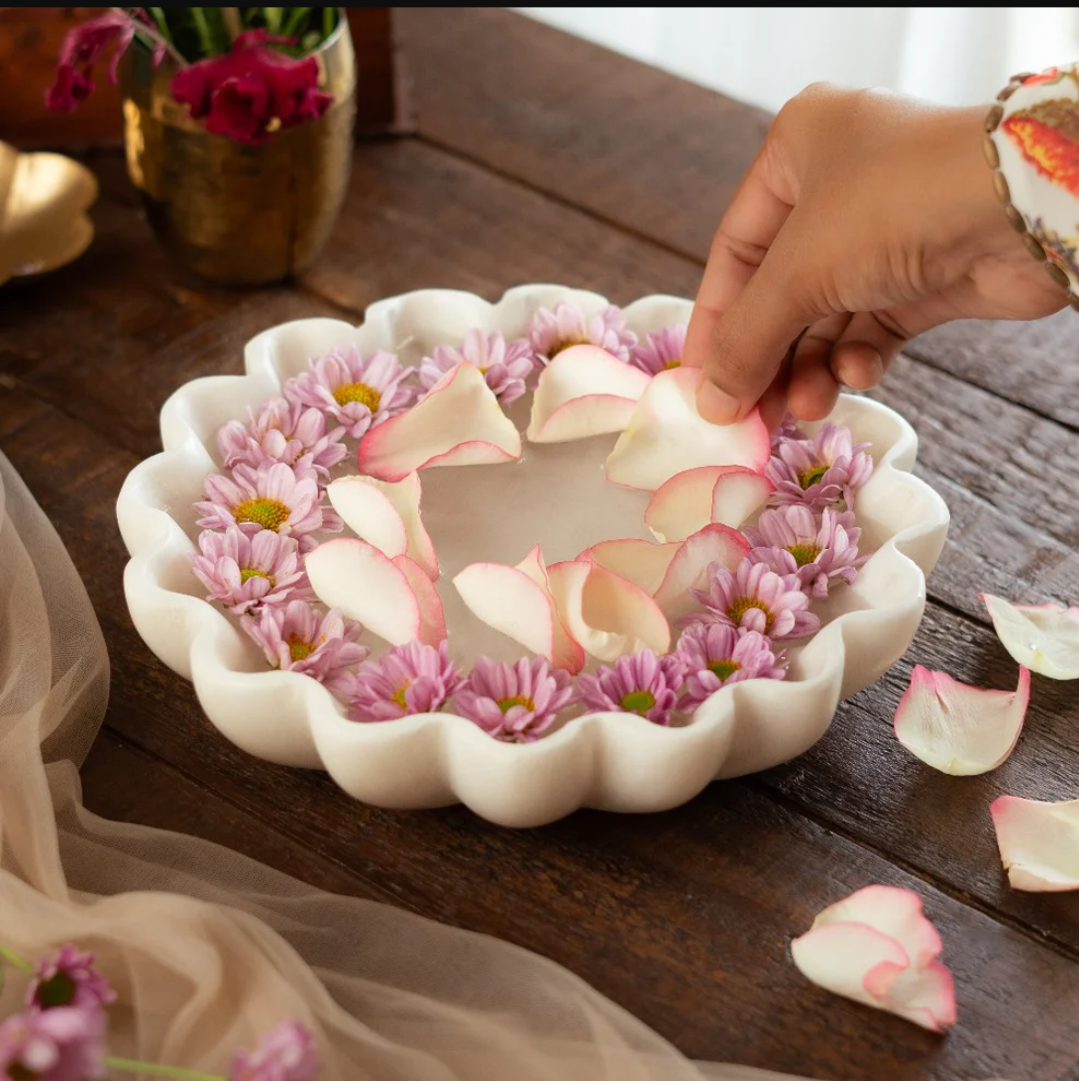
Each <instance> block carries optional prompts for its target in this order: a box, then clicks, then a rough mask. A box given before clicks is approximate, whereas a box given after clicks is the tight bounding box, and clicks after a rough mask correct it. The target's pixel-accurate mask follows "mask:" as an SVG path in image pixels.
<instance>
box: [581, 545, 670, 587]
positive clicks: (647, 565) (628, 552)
mask: <svg viewBox="0 0 1079 1081" xmlns="http://www.w3.org/2000/svg"><path fill="white" fill-rule="evenodd" d="M680 547H681V545H680V544H679V543H678V542H673V543H670V544H653V543H652V541H646V540H638V539H637V538H636V537H627V538H625V539H622V540H608V541H600V542H599V544H593V545H592V547H591V548H586V549H585V550H584V551H583V552H582V553H581V554H580V555H579V556H578V557H577V558H578V559H592V560H595V562H597V563H598V564H599V565H600V566H601V567H606V568H607V570H609V571H613V572H614V573H615V574H618V575H621V577H623V578H625V579H627V580H628V581H630V582H632V583H633V584H634V585H635V586H640V587H641V589H643V590H644V591H645V593H647V594H648V595H649V596H652V595H653V594H654V593H655V592H656V590H657V589H659V587H660V586H661V585H662V584H663V579H664V577H665V576H666V574H667V570H668V568H669V567H670V565H671V560H672V559H674V557H675V555H676V554H677V552H678V549H679V548H680Z"/></svg>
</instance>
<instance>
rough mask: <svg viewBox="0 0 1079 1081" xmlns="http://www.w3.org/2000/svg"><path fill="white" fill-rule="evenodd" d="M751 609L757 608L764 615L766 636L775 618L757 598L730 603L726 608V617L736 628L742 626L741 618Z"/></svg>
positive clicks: (737, 599)
mask: <svg viewBox="0 0 1079 1081" xmlns="http://www.w3.org/2000/svg"><path fill="white" fill-rule="evenodd" d="M751 608H759V609H760V610H761V611H762V612H763V613H764V633H765V634H767V633H768V632H769V631H770V630H771V629H772V624H773V623H774V622H775V621H776V617H775V616H774V615H772V613H771V611H770V610H769V608H768V606H767V605H766V604H765V603H764V602H763V601H762V600H761V599H760V598H759V597H738V598H736V599H735V600H733V601H731V603H730V605H729V606H728V608H727V615H728V616H729V617H730V620H731V622H732V623H733V624H734V625H735V626H736V627H740V626H741V625H742V617H743V616H744V615H745V614H746V612H748V611H749V610H750V609H751Z"/></svg>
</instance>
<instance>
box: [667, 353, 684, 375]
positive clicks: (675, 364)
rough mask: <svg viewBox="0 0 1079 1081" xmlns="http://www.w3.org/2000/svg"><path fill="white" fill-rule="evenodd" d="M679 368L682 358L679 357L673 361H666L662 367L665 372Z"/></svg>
mask: <svg viewBox="0 0 1079 1081" xmlns="http://www.w3.org/2000/svg"><path fill="white" fill-rule="evenodd" d="M681 367H682V358H681V357H675V358H674V360H668V361H667V363H666V364H664V365H663V370H664V371H665V372H669V371H670V370H671V369H672V368H681Z"/></svg>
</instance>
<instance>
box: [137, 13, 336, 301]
mask: <svg viewBox="0 0 1079 1081" xmlns="http://www.w3.org/2000/svg"><path fill="white" fill-rule="evenodd" d="M313 55H314V56H315V57H316V58H317V60H318V64H319V88H320V89H322V90H325V91H327V92H328V93H330V94H332V95H333V104H332V105H331V106H330V108H329V110H328V111H327V112H326V114H325V115H324V116H323V117H321V118H320V119H319V120H314V121H310V122H308V123H305V124H300V125H298V126H296V127H294V128H289V129H286V130H281V131H277V132H275V133H274V134H272V135H271V136H270V138H269V139H268V140H267V141H266V142H265V143H262V144H261V145H258V146H251V145H248V144H246V143H240V142H237V141H236V140H234V139H229V138H225V137H224V136H221V135H211V134H210V133H209V132H207V131H206V129H205V127H204V126H203V125H202V123H201V121H198V120H192V119H191V116H190V114H189V112H188V109H187V106H185V105H180V104H179V103H178V102H176V101H175V100H174V99H173V97H172V94H171V93H170V90H169V83H170V81H171V79H172V76H173V75H174V74H175V73H176V67H175V65H174V64H173V63H172V62H171V61H169V60H168V59H166V61H165V62H164V63H162V64H161V65H160V66H159V67H158V68H156V69H155V68H154V67H153V65H152V64H151V62H150V56H149V54H148V52H147V51H146V50H144V49H129V50H128V51H127V53H126V54H125V56H124V61H123V66H122V68H121V79H120V87H121V92H122V94H123V103H124V105H123V108H124V141H125V145H126V150H127V169H128V174H129V175H130V177H131V180H132V182H133V183H134V184H135V186H136V187H137V188H138V189H139V191H140V192H141V194H142V199H143V204H144V206H145V208H146V213H147V216H148V218H149V220H150V224H151V226H152V227H153V229H154V232H155V233H156V234H157V236H158V238H159V239H160V240H161V242H162V243H163V244H164V246H165V247H166V249H167V250H168V251H170V252H171V253H172V254H173V256H174V257H175V258H176V259H177V260H178V261H179V262H180V263H182V264H183V265H184V266H185V267H187V268H188V269H189V270H191V271H194V273H196V274H197V275H199V276H200V277H202V278H204V279H206V280H207V281H210V282H214V283H217V284H220V285H265V284H268V283H270V282H277V281H282V280H283V279H285V278H288V277H290V276H292V275H293V274H296V273H298V272H300V271H302V270H304V269H306V268H307V267H308V266H310V265H311V263H312V262H313V261H314V260H315V258H316V257H317V256H318V254H319V252H320V250H321V249H322V246H323V245H324V244H325V243H326V240H327V239H328V237H329V235H330V231H331V230H332V228H333V225H334V222H335V221H336V220H337V215H338V213H339V212H340V210H341V203H342V202H343V201H344V197H345V192H346V190H347V188H348V178H349V172H350V170H351V167H352V130H353V119H354V116H355V112H356V60H355V55H354V53H353V50H352V39H351V38H350V36H349V31H348V21H347V20H346V19H345V17H344V13H343V12H341V13H340V14H339V17H338V21H337V28H336V30H334V32H333V34H332V35H331V36H330V37H329V38H327V40H326V41H325V42H324V44H323V45H322V46H321V48H320V49H318V50H317V51H316V52H315V53H314V54H313Z"/></svg>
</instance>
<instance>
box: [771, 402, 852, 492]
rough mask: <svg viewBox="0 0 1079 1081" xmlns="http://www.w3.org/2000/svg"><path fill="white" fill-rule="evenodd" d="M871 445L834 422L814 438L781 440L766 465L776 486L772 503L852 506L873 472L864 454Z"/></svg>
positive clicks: (822, 428)
mask: <svg viewBox="0 0 1079 1081" xmlns="http://www.w3.org/2000/svg"><path fill="white" fill-rule="evenodd" d="M868 446H869V444H868V443H854V442H853V441H852V439H851V434H850V431H849V430H848V429H847V428H841V427H839V425H836V424H831V423H829V424H825V425H823V426H822V427H821V429H820V431H818V432H817V434H816V436H815V437H814V438H813V439H805V440H801V439H787V440H784V441H782V442H781V443H780V444H779V445H778V446H777V447H776V450H775V453H774V454H773V456H772V458H771V460H770V461H769V462H768V465H767V466H766V467H765V474H766V475H767V477H768V479H769V480H770V481H771V482H772V483H773V484H774V485H775V488H776V490H775V492H774V493H773V495H772V502H773V503H805V504H806V506H808V507H811V508H813V509H814V510H821V509H823V508H824V507H838V508H839V509H840V510H842V509H849V508H850V507H851V505H852V504H853V501H854V493H855V492H856V491H857V490H858V489H859V488H860V487H861V486H862V485H863V484H865V482H866V481H867V480H869V478H870V476H872V474H873V459H872V458H870V456H869V455H868V454H866V453H864V452H865V449H866V447H868Z"/></svg>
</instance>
